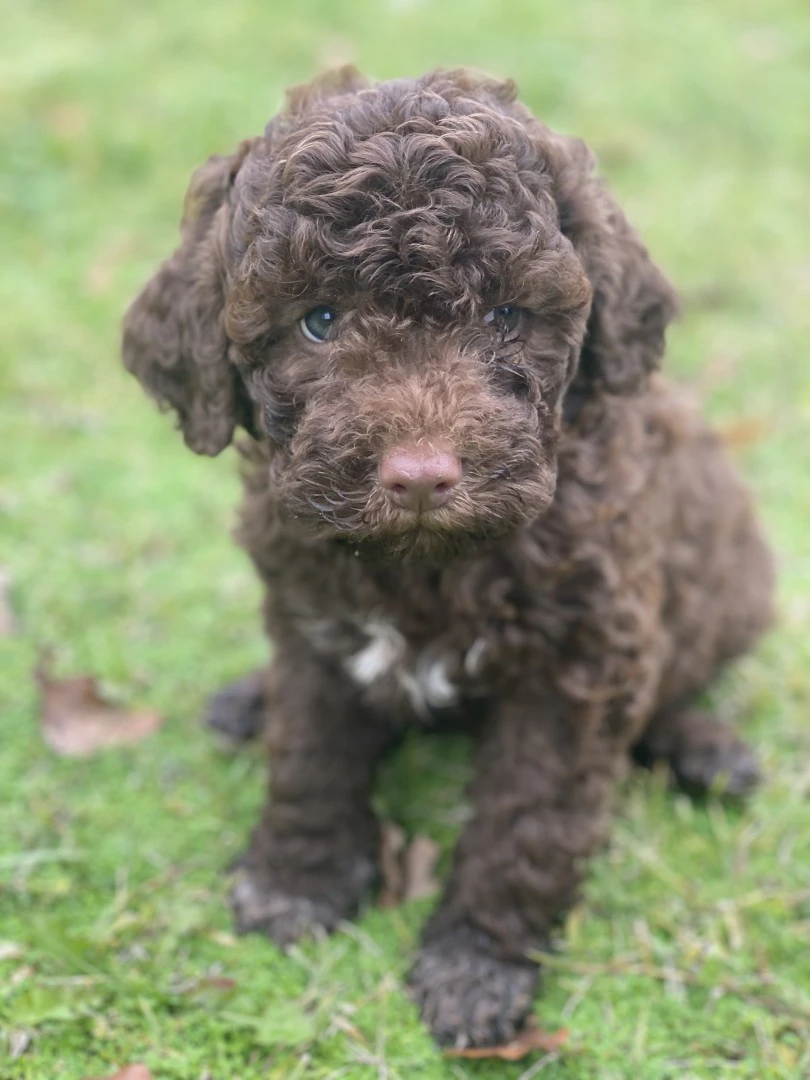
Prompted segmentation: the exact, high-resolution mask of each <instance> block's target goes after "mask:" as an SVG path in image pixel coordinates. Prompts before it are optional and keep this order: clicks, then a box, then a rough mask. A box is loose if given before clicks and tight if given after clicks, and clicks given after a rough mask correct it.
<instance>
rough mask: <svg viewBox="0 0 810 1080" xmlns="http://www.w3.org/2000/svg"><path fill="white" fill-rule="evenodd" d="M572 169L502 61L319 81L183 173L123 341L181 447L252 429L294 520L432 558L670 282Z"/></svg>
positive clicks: (645, 320) (626, 367)
mask: <svg viewBox="0 0 810 1080" xmlns="http://www.w3.org/2000/svg"><path fill="white" fill-rule="evenodd" d="M590 169H591V157H590V154H589V153H588V151H587V150H586V149H585V147H584V146H583V145H582V144H581V143H578V142H576V141H575V140H571V139H566V138H563V137H560V136H556V135H554V134H553V133H552V132H550V131H549V130H548V129H547V128H545V127H544V126H543V125H542V124H540V123H539V122H538V121H536V120H534V118H533V117H532V116H531V114H530V113H529V112H528V111H527V110H526V109H525V108H523V107H522V106H520V105H519V104H517V103H516V102H515V100H514V93H513V88H512V87H511V85H510V84H497V83H494V82H491V81H488V80H486V79H482V78H480V77H478V76H473V75H470V74H469V73H466V72H454V73H442V72H438V73H434V74H433V75H428V76H425V77H424V78H422V79H419V80H413V81H405V80H403V81H397V82H392V83H383V84H379V85H369V84H368V83H367V82H365V81H364V80H363V79H362V78H360V76H358V75H357V73H356V72H352V71H344V72H342V73H340V74H339V75H338V77H337V79H329V78H327V79H325V80H321V81H319V82H316V83H315V84H313V85H312V86H310V87H306V88H304V89H303V90H301V91H298V92H294V93H293V94H292V95H291V97H290V100H289V102H288V107H287V109H286V110H285V111H284V112H282V113H281V114H280V115H279V116H278V117H276V118H275V120H273V121H271V123H270V125H269V126H268V128H267V130H266V132H265V134H264V135H263V136H262V137H260V138H257V139H254V140H251V141H249V142H247V143H244V144H242V146H241V147H240V148H239V149H238V150H237V152H236V153H234V154H233V155H231V156H230V157H229V158H215V159H211V161H210V162H209V163H208V164H207V165H205V166H203V168H202V169H201V170H199V171H198V173H197V174H196V175H195V177H194V178H193V180H192V184H191V187H190V189H189V193H188V196H187V200H186V210H185V216H184V221H183V243H182V244H181V246H180V247H179V248H178V249H177V251H176V252H175V253H174V255H173V256H172V257H171V258H170V259H169V260H167V262H166V263H164V265H163V267H162V268H161V270H160V271H159V272H158V273H157V274H156V275H155V277H154V278H153V279H152V280H151V281H150V282H149V283H148V284H147V286H146V287H145V289H144V290H143V292H142V293H141V295H140V296H139V297H138V298H137V299H136V300H135V302H134V304H133V305H132V307H131V308H130V311H129V312H128V314H127V317H126V320H125V333H124V362H125V364H126V366H127V367H128V368H129V369H130V370H131V371H132V372H133V373H134V374H136V375H137V376H138V378H140V380H141V381H142V382H143V383H144V385H145V386H146V388H147V389H148V391H149V392H150V393H151V394H152V395H153V396H154V397H156V398H157V399H158V401H159V402H160V403H161V404H164V405H169V406H171V407H172V408H174V409H175V411H176V412H177V414H178V417H179V421H180V426H181V427H182V430H183V434H184V437H185V440H186V442H187V444H188V445H189V446H190V447H191V448H192V449H193V450H195V451H197V452H198V453H206V454H216V453H219V451H220V450H222V449H223V448H224V447H225V446H227V445H228V443H229V442H230V440H231V437H232V435H233V431H234V429H235V427H236V426H237V425H240V424H241V425H242V426H243V427H245V428H246V429H247V430H248V431H249V432H250V433H251V434H252V435H253V437H254V438H258V439H262V440H266V441H267V442H268V444H269V445H270V446H271V447H272V450H273V453H272V455H271V460H272V464H271V469H272V484H273V487H274V489H275V491H276V493H277V497H278V500H279V503H280V506H281V508H282V510H283V512H284V513H285V514H286V516H287V517H288V518H289V519H290V520H291V521H294V522H296V523H297V525H298V527H300V528H302V529H306V530H308V531H309V532H310V533H312V534H315V535H317V536H321V537H326V538H333V539H343V540H346V541H348V542H351V543H353V544H356V545H357V546H358V547H359V548H365V549H367V550H374V551H375V552H378V553H382V554H385V555H387V556H411V557H419V558H431V559H438V560H441V559H444V558H447V557H450V555H452V554H453V553H456V552H459V551H463V550H466V549H468V548H469V547H470V546H471V545H472V546H475V545H477V544H479V543H482V542H486V541H487V540H488V539H489V538H491V537H493V536H499V535H501V534H503V533H504V532H507V531H509V530H512V529H515V528H517V527H519V526H520V525H521V524H522V523H524V522H527V521H529V520H531V519H533V518H535V517H536V516H537V515H538V514H541V513H542V512H543V510H544V509H545V508H546V507H547V506H548V504H549V502H550V500H551V499H552V497H553V493H554V486H555V446H556V442H557V438H558V434H559V430H560V424H561V410H562V402H563V398H564V395H565V392H566V389H567V388H568V387H569V386H570V385H571V383H572V380H576V383H577V395H578V397H580V398H581V396H582V394H583V393H585V394H586V395H587V394H590V393H601V392H609V393H627V392H632V391H633V390H635V389H637V388H638V386H639V385H640V384H641V383H642V382H643V379H644V378H645V376H646V374H647V372H648V371H649V370H651V369H652V368H654V367H655V366H656V365H657V362H658V359H659V357H660V354H661V351H662V348H663V338H664V328H665V326H666V323H667V321H668V320H669V318H670V317H671V315H672V314H673V311H674V308H675V301H674V296H673V294H672V291H671V290H670V288H669V286H668V285H667V283H666V281H665V280H664V279H663V278H662V276H661V275H660V273H659V272H658V271H657V270H656V268H655V267H654V266H653V264H652V263H651V262H650V260H649V258H648V256H647V253H646V251H645V249H644V248H643V246H642V245H641V244H640V242H639V241H638V238H637V237H636V236H635V234H634V233H633V232H632V230H631V229H630V227H629V226H628V224H627V222H626V221H625V219H624V217H623V215H622V213H621V211H620V210H619V208H618V206H617V205H616V204H615V202H614V201H613V199H612V198H611V197H610V195H609V193H608V192H607V190H606V189H605V188H604V186H603V185H602V184H601V183H600V182H599V181H597V180H595V179H594V178H593V177H592V176H591V174H590Z"/></svg>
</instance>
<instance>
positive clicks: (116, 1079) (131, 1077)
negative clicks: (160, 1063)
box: [86, 1065, 152, 1080]
mask: <svg viewBox="0 0 810 1080" xmlns="http://www.w3.org/2000/svg"><path fill="white" fill-rule="evenodd" d="M86 1080H92V1078H91V1077H87V1078H86ZM99 1080H152V1074H151V1073H150V1072H149V1070H148V1069H147V1067H146V1066H145V1065H125V1066H124V1067H123V1069H119V1070H118V1072H117V1073H115V1074H114V1075H113V1076H107V1077H101V1078H99Z"/></svg>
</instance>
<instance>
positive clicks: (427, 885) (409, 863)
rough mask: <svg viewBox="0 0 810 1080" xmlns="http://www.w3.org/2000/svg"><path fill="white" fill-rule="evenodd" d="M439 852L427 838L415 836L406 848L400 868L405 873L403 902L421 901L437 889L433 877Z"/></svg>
mask: <svg viewBox="0 0 810 1080" xmlns="http://www.w3.org/2000/svg"><path fill="white" fill-rule="evenodd" d="M440 854H441V850H440V848H439V845H438V844H437V843H436V841H435V840H431V839H430V837H429V836H415V837H414V838H413V840H412V841H411V843H410V845H409V847H408V848H407V850H406V852H405V854H404V856H403V859H402V868H403V870H404V873H405V889H404V892H403V896H402V899H403V900H423V899H424V898H425V897H426V896H433V894H434V893H435V892H436V891H437V889H438V888H439V883H438V882H437V881H436V878H435V877H434V871H435V869H436V863H437V862H438V861H439V855H440Z"/></svg>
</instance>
